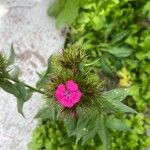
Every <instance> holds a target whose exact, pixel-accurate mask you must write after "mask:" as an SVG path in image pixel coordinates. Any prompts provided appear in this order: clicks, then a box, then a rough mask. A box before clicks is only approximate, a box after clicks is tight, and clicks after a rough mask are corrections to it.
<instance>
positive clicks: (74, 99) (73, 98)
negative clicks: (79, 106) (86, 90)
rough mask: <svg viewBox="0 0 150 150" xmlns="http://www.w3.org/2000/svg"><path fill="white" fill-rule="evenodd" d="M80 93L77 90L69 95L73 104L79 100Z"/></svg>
mask: <svg viewBox="0 0 150 150" xmlns="http://www.w3.org/2000/svg"><path fill="white" fill-rule="evenodd" d="M81 96H82V93H81V92H80V91H79V90H78V91H76V92H72V93H71V95H70V100H71V101H72V103H73V104H76V103H78V102H79V101H80V99H81Z"/></svg>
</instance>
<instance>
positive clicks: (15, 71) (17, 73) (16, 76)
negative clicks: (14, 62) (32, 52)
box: [9, 66, 20, 80]
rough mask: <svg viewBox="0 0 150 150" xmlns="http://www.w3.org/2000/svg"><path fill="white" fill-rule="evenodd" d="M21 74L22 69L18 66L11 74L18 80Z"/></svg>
mask: <svg viewBox="0 0 150 150" xmlns="http://www.w3.org/2000/svg"><path fill="white" fill-rule="evenodd" d="M19 73H20V68H19V67H18V66H15V68H14V69H13V70H12V71H11V72H10V73H9V74H10V77H11V78H12V79H15V80H16V79H17V80H18V77H19Z"/></svg>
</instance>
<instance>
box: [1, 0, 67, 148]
mask: <svg viewBox="0 0 150 150" xmlns="http://www.w3.org/2000/svg"><path fill="white" fill-rule="evenodd" d="M50 3H52V0H0V52H2V53H5V54H6V55H7V56H8V55H9V51H10V45H11V43H12V42H13V44H14V48H15V50H16V53H17V61H16V65H19V67H20V69H21V79H22V80H23V81H25V82H26V83H28V84H31V85H34V84H35V83H36V81H37V79H38V76H37V74H36V71H38V72H40V71H42V70H43V69H44V68H45V66H46V62H47V59H48V57H49V55H50V54H52V53H54V52H57V51H59V50H61V48H62V47H63V44H64V37H63V36H62V35H61V32H60V31H58V30H57V29H56V27H55V21H54V18H50V17H48V16H47V14H46V11H47V7H48V5H49V4H50ZM41 104H42V98H41V96H40V95H38V94H34V95H33V97H32V99H31V100H30V101H28V102H27V103H26V104H25V106H24V113H25V116H26V119H24V118H23V117H22V116H21V115H20V114H18V112H17V108H16V100H15V98H14V97H13V96H12V95H10V94H7V93H5V92H4V91H2V90H0V150H27V146H26V145H27V143H28V142H29V141H30V138H31V135H32V131H33V129H34V128H35V126H36V120H34V119H33V117H34V115H35V114H36V112H37V110H38V109H39V107H40V106H41Z"/></svg>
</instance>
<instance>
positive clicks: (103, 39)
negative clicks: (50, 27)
mask: <svg viewBox="0 0 150 150" xmlns="http://www.w3.org/2000/svg"><path fill="white" fill-rule="evenodd" d="M64 5H65V7H63V6H64ZM68 12H69V13H68ZM48 13H49V15H53V16H55V17H56V24H57V26H58V27H59V28H60V27H63V28H65V27H69V32H68V34H67V40H66V47H67V46H69V45H72V44H74V45H77V46H81V45H82V47H83V48H84V49H85V50H86V51H87V52H88V53H89V57H88V61H89V63H93V62H94V63H93V67H95V68H97V69H98V71H99V72H100V76H101V78H104V79H105V80H106V81H107V84H106V88H107V89H111V88H112V87H118V86H119V87H130V98H129V99H128V101H126V103H127V104H128V105H129V106H131V107H133V108H135V109H136V110H138V112H139V114H137V115H120V114H117V115H118V117H120V118H121V119H123V120H124V121H125V122H126V123H127V124H128V125H129V126H130V127H131V128H132V130H131V131H130V132H116V131H111V132H112V133H111V134H112V139H111V145H110V149H112V150H113V149H114V150H116V149H122V150H130V149H131V150H135V149H145V148H148V147H150V138H149V136H147V134H146V132H147V129H148V128H150V127H149V126H150V125H149V111H148V109H149V104H150V96H149V95H150V92H149V91H150V79H149V74H150V72H149V70H150V60H149V59H150V44H149V41H150V2H149V1H148V0H107V1H101V0H93V1H92V0H86V1H85V0H83V1H72V2H70V1H69V0H68V1H67V0H66V1H65V0H64V1H61V3H60V1H59V0H57V1H55V3H54V5H53V6H51V7H50V8H49V10H48ZM112 80H113V82H111V81H112ZM37 132H38V131H37ZM43 138H45V137H43ZM91 145H92V144H91ZM98 145H99V146H100V143H97V146H98ZM99 149H100V148H99Z"/></svg>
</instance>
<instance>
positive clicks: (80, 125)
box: [76, 114, 89, 142]
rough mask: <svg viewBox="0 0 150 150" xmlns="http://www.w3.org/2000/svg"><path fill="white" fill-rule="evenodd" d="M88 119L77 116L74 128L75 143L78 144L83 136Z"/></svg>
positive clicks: (83, 116)
mask: <svg viewBox="0 0 150 150" xmlns="http://www.w3.org/2000/svg"><path fill="white" fill-rule="evenodd" d="M88 121H89V119H88V117H87V116H86V115H85V114H83V115H82V114H81V115H80V116H79V119H78V121H77V127H76V137H77V138H76V142H78V141H79V140H80V139H81V138H82V136H83V134H84V129H86V125H87V123H88Z"/></svg>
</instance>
